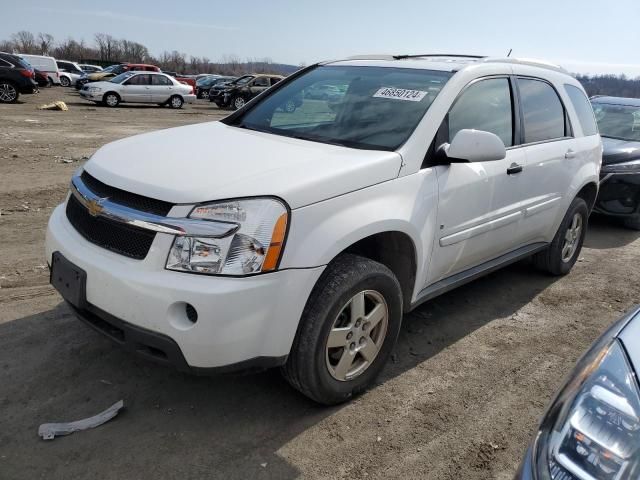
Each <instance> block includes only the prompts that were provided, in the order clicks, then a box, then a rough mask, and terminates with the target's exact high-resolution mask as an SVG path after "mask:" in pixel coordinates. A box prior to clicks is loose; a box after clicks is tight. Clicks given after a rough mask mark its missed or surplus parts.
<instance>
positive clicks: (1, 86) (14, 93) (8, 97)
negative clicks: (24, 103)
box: [0, 81, 20, 103]
mask: <svg viewBox="0 0 640 480" xmlns="http://www.w3.org/2000/svg"><path fill="white" fill-rule="evenodd" d="M19 97H20V92H18V89H17V88H16V86H15V85H14V84H13V83H11V82H7V81H0V103H16V102H17V101H18V98H19Z"/></svg>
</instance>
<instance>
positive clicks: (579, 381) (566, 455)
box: [535, 340, 640, 480]
mask: <svg viewBox="0 0 640 480" xmlns="http://www.w3.org/2000/svg"><path fill="white" fill-rule="evenodd" d="M575 373H576V374H575V376H574V377H573V378H572V379H571V380H570V382H569V383H568V384H567V386H566V387H565V389H564V390H563V391H562V392H561V393H560V395H559V396H558V398H557V399H556V401H555V402H554V404H553V405H552V407H551V409H550V410H549V412H548V413H547V416H546V417H545V420H544V421H543V424H542V426H541V429H540V433H539V437H538V440H537V444H536V448H535V451H536V461H535V463H536V470H537V473H538V478H539V479H545V480H595V479H597V480H623V479H624V480H631V479H637V478H640V477H639V476H638V475H639V472H640V392H639V390H638V384H637V380H636V378H635V374H634V372H633V369H632V367H631V366H630V364H629V361H628V359H627V356H626V353H625V352H624V349H623V347H622V345H621V344H620V342H619V341H618V340H613V341H611V340H609V342H608V343H606V344H605V345H604V346H603V345H599V346H598V347H597V348H594V350H592V351H590V352H589V353H588V354H587V356H586V357H585V358H584V359H583V361H582V362H581V364H579V367H578V369H577V371H576V372H575Z"/></svg>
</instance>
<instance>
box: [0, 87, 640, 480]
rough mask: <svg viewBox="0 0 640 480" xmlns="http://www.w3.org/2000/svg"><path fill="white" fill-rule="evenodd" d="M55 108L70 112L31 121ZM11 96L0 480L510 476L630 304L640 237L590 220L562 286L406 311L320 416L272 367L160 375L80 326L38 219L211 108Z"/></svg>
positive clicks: (494, 279) (544, 280)
mask: <svg viewBox="0 0 640 480" xmlns="http://www.w3.org/2000/svg"><path fill="white" fill-rule="evenodd" d="M55 99H62V100H65V101H67V102H68V105H69V108H70V110H69V111H68V112H42V111H38V110H37V109H36V105H38V104H41V103H44V102H47V101H51V100H55ZM23 101H24V103H21V104H16V105H0V113H1V117H0V118H1V119H2V121H1V122H0V287H1V288H0V408H1V410H0V479H2V480H5V479H36V478H47V479H63V478H64V479H68V478H97V479H124V478H136V479H151V478H153V479H155V478H169V479H174V478H175V479H180V480H188V479H205V478H206V479H235V478H237V479H246V478H252V479H256V480H258V479H263V478H272V479H276V478H277V479H281V478H282V479H292V478H318V479H326V478H365V477H366V478H402V479H404V478H423V479H440V480H442V479H488V478H497V479H510V478H511V477H512V476H513V474H514V472H515V469H516V468H517V464H518V462H519V460H520V458H521V456H522V453H523V452H524V450H525V447H526V445H527V443H528V441H529V439H530V437H531V435H532V433H533V430H534V428H535V425H536V423H537V420H538V418H539V416H540V414H541V413H542V411H543V409H544V407H545V405H546V404H547V402H548V401H549V399H550V397H551V395H552V394H553V392H554V391H555V390H556V388H557V387H558V386H559V384H560V383H561V381H562V378H563V376H564V375H565V374H566V373H567V371H568V370H569V369H570V367H571V366H572V364H573V363H574V362H575V361H576V359H577V358H578V357H579V355H580V354H581V352H582V351H583V350H584V349H585V348H586V347H587V346H588V345H589V344H590V343H591V342H592V341H593V340H594V339H595V338H596V337H597V336H598V335H599V334H600V332H601V331H602V330H603V329H604V328H605V327H606V326H607V325H608V324H609V323H610V322H612V321H613V320H614V319H616V318H617V317H618V316H619V315H620V314H621V313H622V312H623V311H625V310H627V309H629V308H630V307H631V306H632V305H633V304H635V303H638V302H640V296H639V288H638V285H639V284H640V269H638V268H637V267H636V262H637V261H638V258H639V257H640V241H638V237H639V236H640V235H639V234H638V233H635V232H630V231H627V230H624V229H622V228H620V227H619V226H617V225H616V224H614V223H611V222H608V221H605V220H601V219H595V220H594V221H593V222H592V225H591V226H590V229H589V233H588V237H587V242H586V247H585V249H584V250H583V253H582V255H581V258H580V260H579V263H577V264H576V268H575V269H574V270H573V272H572V273H571V274H570V275H569V276H567V277H565V278H562V279H555V278H550V277H547V276H544V275H541V274H538V273H536V272H535V271H533V270H532V269H531V267H530V266H529V265H528V264H527V263H526V262H525V263H520V264H517V265H514V266H512V267H510V268H507V269H506V270H503V271H500V272H497V273H495V274H492V275H490V276H488V277H486V278H484V279H482V280H479V281H477V282H474V283H472V284H470V285H468V286H465V287H462V288H461V289H459V290H457V291H455V292H452V293H449V294H447V295H445V296H443V297H440V298H438V299H436V300H435V301H432V302H429V303H428V304H426V305H424V306H423V307H422V308H420V309H419V310H417V311H416V312H414V313H412V314H410V315H407V316H406V318H405V322H404V326H403V330H402V334H401V337H400V342H399V345H398V347H397V351H396V353H395V354H394V357H393V362H392V363H391V364H390V365H389V366H388V368H386V370H385V371H384V373H383V376H382V378H380V381H379V383H378V385H377V386H376V387H375V388H373V389H372V390H370V391H369V392H368V393H366V394H365V395H363V396H361V397H360V398H358V399H356V400H354V401H352V402H351V403H349V404H347V405H344V406H341V407H337V408H329V409H327V408H322V407H319V406H317V405H315V404H313V403H312V402H310V401H308V400H307V399H305V398H304V397H302V396H301V395H299V394H297V393H296V392H294V391H293V390H292V389H290V388H289V387H288V386H287V384H285V382H284V381H283V380H281V379H280V377H279V376H278V373H277V372H266V373H263V374H258V375H253V376H241V377H221V378H197V377H191V376H187V375H182V374H179V373H176V372H173V371H170V370H167V369H164V368H161V367H157V366H155V365H153V364H149V363H146V362H144V361H141V360H138V359H135V358H133V357H131V356H129V355H128V354H125V353H123V352H121V351H120V350H119V349H118V348H116V347H114V346H113V345H112V344H111V343H110V342H109V341H107V340H106V339H104V338H102V337H101V336H100V335H99V334H97V333H94V332H93V331H92V330H90V329H89V328H88V327H86V326H85V325H83V324H81V323H80V322H79V321H77V320H75V319H74V318H73V316H72V315H71V314H70V313H69V311H68V310H67V308H66V307H65V306H64V305H63V304H62V303H61V300H60V297H59V296H58V295H57V294H56V293H55V292H54V291H53V290H52V288H50V287H49V286H48V284H47V281H48V275H47V270H46V264H45V260H44V257H43V241H44V232H45V225H46V221H47V217H48V216H49V214H50V211H51V209H52V208H53V207H54V206H55V205H56V204H58V203H60V201H62V200H63V198H64V195H65V192H66V190H67V185H68V181H69V178H70V175H71V173H72V172H73V171H74V170H75V169H76V168H77V167H78V166H79V165H81V164H82V161H83V159H85V158H86V157H88V156H90V155H91V154H92V153H93V152H94V151H95V149H96V148H98V147H99V146H101V145H102V144H104V143H106V142H109V141H112V140H115V139H118V138H121V137H125V136H128V135H133V134H136V133H141V132H145V131H149V130H155V129H160V128H167V127H173V126H178V125H184V124H189V123H196V122H206V121H211V120H216V119H218V118H220V117H221V113H220V112H219V111H218V110H217V109H216V108H215V107H210V105H209V103H207V102H204V101H202V103H198V104H197V105H192V106H187V107H185V109H183V110H181V111H172V110H169V109H160V108H157V107H144V106H143V107H130V108H119V109H116V110H111V109H106V108H102V107H96V106H94V105H92V104H88V103H85V102H84V101H83V100H81V99H80V98H79V97H78V96H77V95H76V94H75V93H73V92H71V91H69V90H63V89H61V88H54V89H47V90H45V91H44V92H43V93H42V94H40V95H37V96H24V97H23ZM211 148H212V149H214V148H215V145H212V146H211ZM132 161H135V159H132ZM121 398H122V399H124V401H125V404H126V410H125V411H124V412H123V413H122V414H121V415H120V416H118V417H117V418H116V419H115V420H114V421H112V422H110V423H108V424H106V425H104V426H102V427H100V428H97V429H95V430H90V431H86V432H81V433H76V434H74V435H72V436H69V437H64V438H59V439H56V440H54V441H52V442H44V441H42V440H40V439H39V438H38V436H37V429H38V425H39V424H40V423H43V422H51V421H65V420H73V419H77V418H82V417H85V416H89V415H93V414H95V413H97V412H99V411H101V410H103V409H104V408H106V407H107V406H109V405H111V404H112V403H114V402H115V401H117V400H119V399H121Z"/></svg>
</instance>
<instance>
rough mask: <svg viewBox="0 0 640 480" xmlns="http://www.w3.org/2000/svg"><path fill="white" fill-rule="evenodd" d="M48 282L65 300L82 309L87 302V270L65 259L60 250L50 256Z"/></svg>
mask: <svg viewBox="0 0 640 480" xmlns="http://www.w3.org/2000/svg"><path fill="white" fill-rule="evenodd" d="M49 282H50V283H51V285H53V287H54V288H55V289H56V290H57V291H58V292H59V293H60V295H62V298H64V299H65V300H66V301H67V302H69V303H70V304H71V305H73V306H74V307H76V308H79V309H83V308H85V307H86V303H87V293H86V291H87V272H85V271H84V270H83V269H81V268H80V267H78V266H76V265H75V264H74V263H72V262H71V261H69V260H67V259H66V258H65V257H64V255H62V254H61V253H60V252H53V255H52V256H51V274H50V276H49Z"/></svg>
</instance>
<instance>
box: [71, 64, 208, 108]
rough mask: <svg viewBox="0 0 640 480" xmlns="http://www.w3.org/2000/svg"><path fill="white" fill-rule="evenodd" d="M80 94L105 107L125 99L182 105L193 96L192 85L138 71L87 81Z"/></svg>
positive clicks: (117, 103) (190, 100)
mask: <svg viewBox="0 0 640 480" xmlns="http://www.w3.org/2000/svg"><path fill="white" fill-rule="evenodd" d="M80 95H81V96H82V97H83V98H85V99H87V100H91V101H92V102H96V103H101V104H103V105H106V106H107V107H117V106H118V105H120V103H122V102H127V103H156V104H158V105H162V106H164V105H169V106H170V107H171V108H182V105H183V104H185V103H193V102H194V101H195V98H196V96H195V95H194V94H193V88H192V87H191V86H189V85H184V84H182V83H180V82H178V81H177V80H176V79H175V78H173V77H170V76H169V75H166V74H164V73H158V72H138V71H129V72H124V73H121V74H120V75H117V76H116V77H113V78H112V79H111V80H110V81H108V82H94V83H89V84H88V85H85V86H84V87H83V88H82V90H80Z"/></svg>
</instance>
